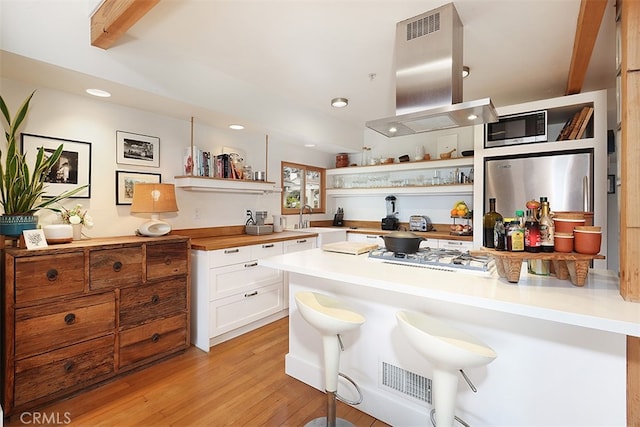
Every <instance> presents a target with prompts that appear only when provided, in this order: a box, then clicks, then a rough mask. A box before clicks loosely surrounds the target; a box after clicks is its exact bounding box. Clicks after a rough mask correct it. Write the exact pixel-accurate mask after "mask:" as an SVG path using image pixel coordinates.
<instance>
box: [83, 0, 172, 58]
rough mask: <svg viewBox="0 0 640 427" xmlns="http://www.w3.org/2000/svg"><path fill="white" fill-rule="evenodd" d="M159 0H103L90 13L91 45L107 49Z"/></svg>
mask: <svg viewBox="0 0 640 427" xmlns="http://www.w3.org/2000/svg"><path fill="white" fill-rule="evenodd" d="M159 2H160V0H104V1H103V2H102V4H101V5H100V7H99V8H98V9H97V10H96V11H95V12H94V13H93V15H91V45H92V46H96V47H99V48H102V49H109V48H110V47H111V46H113V45H114V44H115V43H116V41H118V39H119V38H120V37H122V36H123V35H124V33H126V32H127V30H128V29H129V28H131V27H132V26H133V24H135V23H136V22H138V20H140V18H142V17H143V16H144V15H145V14H146V13H147V12H148V11H150V10H151V9H152V8H153V7H154V6H155V5H156V4H158V3H159Z"/></svg>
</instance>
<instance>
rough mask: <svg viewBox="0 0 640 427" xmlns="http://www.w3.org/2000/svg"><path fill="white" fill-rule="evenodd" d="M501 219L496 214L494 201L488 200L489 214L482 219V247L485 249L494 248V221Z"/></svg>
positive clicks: (500, 216)
mask: <svg viewBox="0 0 640 427" xmlns="http://www.w3.org/2000/svg"><path fill="white" fill-rule="evenodd" d="M498 218H500V219H502V215H500V214H499V213H498V212H496V199H494V198H491V199H489V212H487V213H486V214H484V216H483V217H482V237H483V239H482V245H483V246H484V247H485V248H494V247H495V245H494V241H493V238H494V236H493V233H494V229H495V226H496V220H497V219H498Z"/></svg>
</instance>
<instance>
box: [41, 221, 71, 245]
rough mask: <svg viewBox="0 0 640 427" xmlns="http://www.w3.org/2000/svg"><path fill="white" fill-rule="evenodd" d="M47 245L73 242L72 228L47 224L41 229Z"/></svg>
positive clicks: (67, 225) (64, 225) (65, 225)
mask: <svg viewBox="0 0 640 427" xmlns="http://www.w3.org/2000/svg"><path fill="white" fill-rule="evenodd" d="M42 231H43V232H44V237H45V238H46V239H47V243H49V244H51V245H53V244H56V243H69V242H71V241H73V227H72V226H71V224H49V225H45V226H44V227H42Z"/></svg>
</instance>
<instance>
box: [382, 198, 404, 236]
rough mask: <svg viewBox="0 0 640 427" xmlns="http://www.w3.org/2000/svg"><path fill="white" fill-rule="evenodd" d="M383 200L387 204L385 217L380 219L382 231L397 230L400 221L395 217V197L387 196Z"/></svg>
mask: <svg viewBox="0 0 640 427" xmlns="http://www.w3.org/2000/svg"><path fill="white" fill-rule="evenodd" d="M384 200H385V202H386V204H387V216H386V217H384V218H382V229H383V230H397V229H398V227H399V225H400V221H399V220H398V218H397V217H396V215H397V214H398V213H397V212H396V196H387V197H385V198H384Z"/></svg>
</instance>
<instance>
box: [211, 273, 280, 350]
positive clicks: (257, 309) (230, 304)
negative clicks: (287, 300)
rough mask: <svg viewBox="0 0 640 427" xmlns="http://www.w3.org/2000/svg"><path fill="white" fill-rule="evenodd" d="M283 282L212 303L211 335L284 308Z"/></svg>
mask: <svg viewBox="0 0 640 427" xmlns="http://www.w3.org/2000/svg"><path fill="white" fill-rule="evenodd" d="M282 304H283V297H282V283H280V284H274V285H270V286H265V287H262V288H258V289H253V290H250V291H247V292H244V293H241V294H237V295H233V296H230V297H228V298H222V299H218V300H216V301H212V302H211V303H210V312H211V314H210V316H209V333H210V337H215V336H217V335H220V334H223V333H225V332H229V331H231V330H233V329H236V328H239V327H241V326H244V325H247V324H249V323H251V322H254V321H256V320H260V319H262V318H263V317H266V316H269V315H271V314H274V313H277V312H278V311H280V310H282V309H283V305H282Z"/></svg>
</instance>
